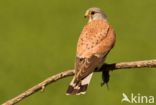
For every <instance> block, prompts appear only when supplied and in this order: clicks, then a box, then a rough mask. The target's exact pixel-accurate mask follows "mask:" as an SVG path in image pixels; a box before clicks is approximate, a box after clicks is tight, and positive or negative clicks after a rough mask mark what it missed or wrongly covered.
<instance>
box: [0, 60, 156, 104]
mask: <svg viewBox="0 0 156 105" xmlns="http://www.w3.org/2000/svg"><path fill="white" fill-rule="evenodd" d="M145 67H146V68H156V59H154V60H144V61H132V62H120V63H113V64H103V66H102V67H101V69H100V70H98V71H96V72H101V71H103V70H111V71H113V70H118V69H130V68H145ZM74 73H75V72H74V70H68V71H64V72H61V73H58V74H56V75H53V76H51V77H48V78H47V79H45V80H44V81H42V82H41V83H39V84H37V85H35V86H33V87H32V88H30V89H28V90H26V91H25V92H23V93H21V94H19V95H18V96H16V97H14V98H12V99H10V100H8V101H6V102H4V103H3V104H2V105H14V104H16V103H18V102H20V101H22V100H23V99H25V98H26V97H28V96H30V95H32V94H34V93H36V92H37V91H39V90H41V91H43V90H44V88H45V86H47V85H49V84H51V83H53V82H56V81H57V80H59V79H63V78H65V77H69V76H73V75H74Z"/></svg>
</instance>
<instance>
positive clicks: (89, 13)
mask: <svg viewBox="0 0 156 105" xmlns="http://www.w3.org/2000/svg"><path fill="white" fill-rule="evenodd" d="M85 17H88V18H89V21H91V20H96V19H105V20H107V16H106V14H105V13H104V12H103V11H102V10H101V9H100V8H97V7H92V8H89V9H88V10H86V12H85Z"/></svg>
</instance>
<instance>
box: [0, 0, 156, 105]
mask: <svg viewBox="0 0 156 105" xmlns="http://www.w3.org/2000/svg"><path fill="white" fill-rule="evenodd" d="M93 6H97V7H100V8H101V9H103V10H104V11H105V12H106V13H107V15H108V18H109V23H110V24H112V25H113V27H114V28H115V30H116V34H117V42H116V46H115V48H114V49H113V50H112V52H111V53H110V54H109V56H108V58H107V62H108V63H113V62H121V61H133V60H145V59H154V58H155V57H156V1H155V0H77V1H76V0H75V1H74V0H1V1H0V103H3V102H4V101H6V100H8V99H10V98H12V97H14V96H16V95H18V94H19V93H21V92H23V91H25V90H26V89H28V88H30V87H32V86H33V85H35V84H37V83H39V82H41V81H42V80H44V79H45V78H47V77H48V76H51V75H53V74H56V73H58V72H61V71H64V70H68V69H71V68H73V65H74V59H75V49H76V43H77V40H78V37H79V34H80V32H81V30H82V28H83V26H84V24H86V22H87V20H86V19H84V18H83V16H84V12H85V10H86V9H88V8H90V7H93ZM155 76H156V70H155V69H149V68H145V69H132V70H121V71H114V72H112V73H111V80H110V83H109V87H110V89H109V90H108V89H107V88H106V87H100V83H101V73H96V74H95V75H94V77H93V79H92V81H91V84H90V86H89V88H88V91H87V94H86V95H84V96H66V95H65V91H66V89H67V86H68V84H69V82H70V81H71V79H72V77H69V78H66V79H63V80H60V81H58V82H56V83H54V84H51V85H49V86H48V87H46V89H45V91H44V92H37V93H36V94H34V95H32V96H30V97H28V98H26V99H25V100H23V101H22V102H20V103H19V104H18V105H81V104H84V105H114V104H117V105H120V104H123V103H121V99H122V93H123V92H124V93H126V94H127V95H128V96H130V94H131V93H134V94H136V95H137V94H138V93H140V94H141V95H146V96H149V95H152V96H155V97H156V79H155ZM126 104H127V105H129V104H128V103H126V102H125V103H124V105H126ZM141 105H144V104H141ZM146 105H147V104H146Z"/></svg>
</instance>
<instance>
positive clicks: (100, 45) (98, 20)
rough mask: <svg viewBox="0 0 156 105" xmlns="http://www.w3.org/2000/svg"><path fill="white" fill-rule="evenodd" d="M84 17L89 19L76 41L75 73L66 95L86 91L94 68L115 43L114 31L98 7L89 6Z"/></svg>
mask: <svg viewBox="0 0 156 105" xmlns="http://www.w3.org/2000/svg"><path fill="white" fill-rule="evenodd" d="M85 17H88V18H89V21H88V23H87V24H86V25H85V26H84V28H83V30H82V32H81V34H80V37H79V40H78V43H77V52H76V63H75V75H74V77H73V80H72V81H71V83H70V85H69V87H68V89H67V92H66V93H67V95H80V94H85V93H86V90H87V87H88V85H89V83H90V80H91V77H92V75H93V72H94V70H97V69H99V68H100V67H101V66H102V64H103V63H104V61H105V59H106V56H107V55H108V53H109V52H110V50H111V49H112V48H113V46H114V44H115V32H114V30H113V28H112V26H111V25H109V23H108V21H107V16H106V15H105V13H104V12H103V11H102V10H101V9H100V8H96V7H93V8H89V9H88V10H87V11H86V12H85Z"/></svg>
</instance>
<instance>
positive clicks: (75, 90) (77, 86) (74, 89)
mask: <svg viewBox="0 0 156 105" xmlns="http://www.w3.org/2000/svg"><path fill="white" fill-rule="evenodd" d="M91 77H92V74H90V75H88V76H87V77H86V78H84V79H83V80H82V81H80V82H79V83H74V80H75V78H73V80H72V81H71V83H70V85H69V87H68V89H67V91H66V95H81V94H85V93H86V90H87V87H88V85H89V83H90V80H91Z"/></svg>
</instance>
